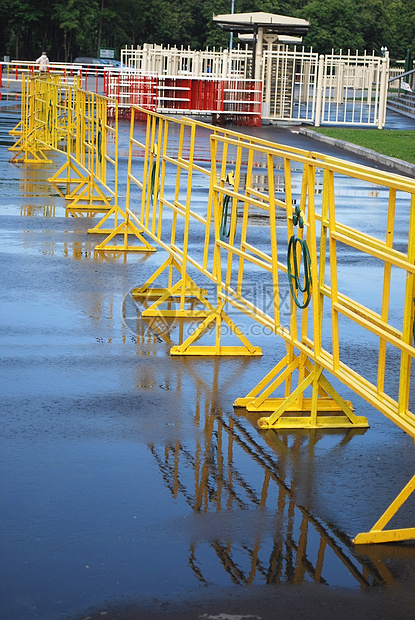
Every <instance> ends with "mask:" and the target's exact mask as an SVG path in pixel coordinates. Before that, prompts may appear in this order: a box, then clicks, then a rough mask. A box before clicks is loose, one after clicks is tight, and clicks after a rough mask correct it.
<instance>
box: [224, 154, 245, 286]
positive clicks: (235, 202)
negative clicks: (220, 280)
mask: <svg viewBox="0 0 415 620" xmlns="http://www.w3.org/2000/svg"><path fill="white" fill-rule="evenodd" d="M241 161H242V147H240V146H238V147H237V151H236V162H235V184H234V188H233V189H234V191H235V192H239V184H240V180H241ZM237 208H238V200H237V199H236V198H232V211H231V226H230V233H229V242H228V243H229V245H230V246H231V248H233V247H234V243H235V234H236V224H237ZM232 263H233V252H232V249H230V250H229V252H228V261H227V267H226V286H230V284H231V278H232Z"/></svg>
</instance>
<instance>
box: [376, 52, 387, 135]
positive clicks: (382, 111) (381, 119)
mask: <svg viewBox="0 0 415 620" xmlns="http://www.w3.org/2000/svg"><path fill="white" fill-rule="evenodd" d="M388 65H389V58H383V59H382V64H381V70H380V93H379V115H378V129H383V126H384V124H385V120H386V101H387V97H388Z"/></svg>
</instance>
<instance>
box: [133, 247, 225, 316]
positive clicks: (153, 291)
mask: <svg viewBox="0 0 415 620" xmlns="http://www.w3.org/2000/svg"><path fill="white" fill-rule="evenodd" d="M166 270H168V272H169V273H168V280H169V284H168V286H167V288H155V287H152V286H151V284H153V283H154V282H155V281H156V280H157V278H158V277H159V276H160V275H161V274H162V273H164V272H165V271H166ZM176 271H177V272H178V273H179V274H180V276H181V275H182V269H181V265H180V264H179V263H178V262H177V261H176V260H175V259H174V258H172V257H171V256H170V257H169V258H167V259H166V260H165V261H164V263H163V264H162V265H160V267H159V268H158V269H157V270H156V271H155V272H154V273H153V275H152V276H151V277H150V278H149V279H148V280H147V282H146V283H145V284H143V286H141V287H139V288H135V289H133V291H132V293H131V294H132V297H133V298H135V299H140V300H141V301H142V302H143V303H145V302H147V301H149V300H152V301H153V303H152V304H151V305H150V306H149V307H147V308H146V309H145V310H144V311H143V317H154V316H162V317H170V318H200V317H205V316H207V314H208V313H209V312H211V311H212V310H213V306H211V304H209V302H208V301H207V299H206V294H207V291H206V290H205V289H201V288H200V287H199V286H197V284H196V283H195V282H194V281H193V280H192V279H191V278H190V277H189V276H188V275H187V274H186V275H185V276H184V277H181V278H180V279H179V280H178V282H176V284H173V273H174V272H176ZM166 302H168V303H169V304H171V303H174V304H179V308H176V309H171V308H169V309H165V308H162V307H161V306H162V305H163V304H165V303H166ZM184 302H191V303H192V305H195V304H197V303H198V302H200V303H201V304H202V305H203V306H204V308H205V309H203V310H193V309H192V308H185V307H184Z"/></svg>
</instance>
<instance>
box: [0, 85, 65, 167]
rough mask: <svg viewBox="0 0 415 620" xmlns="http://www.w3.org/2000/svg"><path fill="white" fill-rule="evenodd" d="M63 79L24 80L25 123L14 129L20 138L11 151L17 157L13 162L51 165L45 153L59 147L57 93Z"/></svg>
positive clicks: (23, 114) (14, 133)
mask: <svg viewBox="0 0 415 620" xmlns="http://www.w3.org/2000/svg"><path fill="white" fill-rule="evenodd" d="M59 82H60V79H59V77H56V78H55V79H48V80H36V79H34V78H33V77H29V76H23V77H22V96H21V121H20V123H19V124H18V125H17V126H16V127H15V128H14V129H13V130H12V132H11V133H12V135H18V136H19V138H18V140H17V142H16V143H15V144H14V145H13V146H12V147H10V148H9V150H10V151H15V152H16V154H15V155H13V157H12V158H11V160H10V161H11V162H13V163H25V164H28V163H30V164H44V163H51V162H50V160H49V159H48V158H47V156H46V154H45V151H48V150H50V149H51V148H54V147H55V148H56V143H57V137H56V131H55V129H56V125H57V124H56V118H54V115H56V113H57V94H58V89H59Z"/></svg>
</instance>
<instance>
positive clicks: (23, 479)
mask: <svg viewBox="0 0 415 620" xmlns="http://www.w3.org/2000/svg"><path fill="white" fill-rule="evenodd" d="M7 156H8V154H7V153H5V152H4V149H2V151H1V155H0V157H1V158H2V160H3V161H2V168H1V169H2V171H4V172H2V174H3V175H4V177H5V179H4V180H3V183H5V184H6V185H9V186H10V191H11V192H12V193H13V195H16V196H20V197H21V199H23V198H26V197H24V196H23V194H24V193H25V192H26V191H27V187H28V185H27V184H29V183H32V184H34V185H35V187H34V188H33V191H34V192H35V189H36V186H37V187H39V185H40V186H41V187H42V191H43V192H44V193H45V196H46V199H45V201H44V203H43V205H42V200H40V201H39V202H38V200H36V203H35V202H34V201H33V206H32V207H30V203H28V202H27V201H26V202H25V203H24V204H25V206H21V202H19V203H18V204H16V205H15V206H14V207H13V206H11V205H10V201H9V199H8V198H7V197H6V196H5V195H3V194H2V193H1V194H0V215H1V220H2V233H1V235H2V242H4V243H2V247H3V249H2V254H3V274H2V278H3V290H4V291H5V295H4V305H3V310H4V317H5V320H4V322H3V330H4V338H3V339H2V359H3V364H4V373H3V377H4V386H5V389H4V390H3V403H2V404H3V413H2V438H1V440H0V442H1V454H2V459H3V467H4V471H5V472H7V475H6V476H5V480H4V494H3V496H4V497H6V498H7V503H3V504H2V506H1V518H2V522H3V524H4V527H3V533H2V536H3V540H2V548H3V550H4V551H3V554H2V559H3V561H2V587H3V589H4V593H5V596H3V601H4V603H3V614H5V616H4V617H7V618H8V620H14V619H16V620H26V619H27V620H29V619H30V620H31V619H32V618H35V617H36V618H42V619H43V620H48V619H51V620H52V619H54V620H56V618H58V617H68V616H69V617H74V614H78V613H79V614H81V613H82V611H85V610H88V609H92V608H94V607H97V606H98V605H102V602H103V601H106V602H108V601H120V602H122V601H125V600H137V599H138V600H140V599H143V598H146V597H158V598H164V599H166V600H168V599H169V598H171V597H174V596H185V595H187V594H188V593H190V592H193V591H195V590H197V589H198V588H203V589H204V588H206V587H208V588H214V587H220V588H229V589H232V588H241V587H242V588H243V589H244V590H245V589H247V588H248V587H250V586H259V587H264V588H266V587H269V586H271V585H272V584H273V585H274V586H275V587H278V586H281V585H282V584H286V583H290V584H297V585H302V586H304V587H305V586H306V585H307V584H311V583H312V584H321V585H324V586H326V587H327V588H329V589H332V588H337V587H340V588H344V589H347V590H349V591H350V592H354V591H371V592H376V587H378V586H385V585H388V586H391V587H392V588H393V587H396V588H401V589H402V588H403V589H405V591H410V590H411V588H413V578H414V575H415V548H414V546H413V545H402V546H398V545H385V546H382V548H381V549H379V548H374V547H370V548H367V547H365V548H364V549H362V550H360V549H358V548H355V547H354V546H353V545H352V543H351V537H352V536H354V535H355V534H356V533H357V532H359V531H362V530H366V529H368V527H370V526H371V525H372V524H373V523H374V522H375V521H376V519H377V518H378V517H379V515H380V512H381V510H382V509H383V507H384V506H385V504H387V503H388V502H390V501H391V500H392V499H393V497H395V496H396V494H397V493H398V492H399V490H400V489H401V488H402V487H403V485H404V484H405V483H406V482H407V480H408V479H409V478H410V477H411V476H412V475H413V470H414V453H413V442H412V441H411V440H410V438H409V437H407V436H406V435H405V434H404V433H402V432H401V431H400V430H399V429H398V428H397V427H396V426H394V425H393V424H392V423H390V422H388V421H387V420H386V419H385V418H383V417H382V416H381V415H380V414H377V413H376V412H374V411H373V410H371V408H370V407H369V406H368V405H366V404H365V403H364V402H363V401H362V400H361V399H359V398H357V397H355V396H354V395H352V394H349V393H348V391H347V390H344V389H343V388H342V387H341V386H337V384H335V386H336V387H338V389H339V390H340V391H341V393H342V395H343V396H344V397H345V398H350V400H353V402H354V405H355V407H356V409H357V411H358V413H359V415H367V416H368V417H369V419H370V423H371V428H370V429H369V430H368V431H354V432H351V431H348V432H346V431H345V432H326V433H317V432H311V433H306V432H298V433H288V432H287V433H279V434H277V433H275V432H274V431H267V432H259V431H258V429H257V427H256V425H255V422H256V419H255V417H254V416H252V415H250V414H248V413H247V412H244V411H241V410H237V411H234V409H233V402H234V400H235V399H236V398H237V397H239V396H242V395H245V394H246V393H247V392H248V391H249V389H251V388H252V387H253V386H254V385H255V384H256V383H257V382H258V381H259V379H261V378H262V377H263V376H264V375H265V374H266V372H268V370H270V368H271V367H272V366H273V365H274V364H275V363H276V362H277V361H278V360H279V359H280V358H281V357H282V355H283V354H284V352H285V351H284V346H283V343H282V342H280V341H279V340H278V339H277V338H276V337H275V336H273V335H271V334H269V332H268V333H267V332H265V331H264V330H262V329H259V330H256V331H254V325H252V324H250V323H249V321H247V320H246V319H245V318H243V317H242V318H240V317H239V318H237V317H236V316H235V317H234V316H232V318H233V319H235V321H237V320H238V321H240V322H241V327H242V328H244V329H245V330H246V331H247V333H248V334H249V337H252V341H254V344H256V345H258V346H261V347H262V349H263V351H264V356H263V358H261V359H259V358H258V359H207V358H201V359H191V358H190V359H187V358H172V357H170V356H169V354H168V351H169V349H170V346H171V344H175V343H176V342H177V338H178V337H179V335H180V334H179V332H180V331H181V330H182V331H184V330H185V329H186V324H185V323H183V322H173V324H172V322H170V321H161V322H156V321H153V322H152V321H149V320H148V319H146V320H144V319H142V318H141V316H140V308H141V306H140V304H138V303H137V302H136V301H134V300H133V299H132V297H131V294H130V292H131V290H132V289H133V288H134V287H135V286H138V285H140V284H142V283H144V282H145V281H146V279H147V278H148V277H149V276H150V275H151V274H152V273H153V272H154V271H155V269H156V268H157V267H158V266H159V264H160V262H161V255H162V253H161V252H158V253H157V254H155V255H143V256H132V255H128V256H127V255H124V254H122V253H120V254H119V255H117V254H111V253H97V252H95V251H94V249H93V248H94V246H95V243H96V239H95V238H93V239H91V236H88V235H87V229H88V228H89V227H90V221H88V218H65V217H64V216H65V210H64V201H63V200H62V201H59V200H56V202H55V201H54V200H52V197H53V196H54V194H53V189H52V188H51V191H50V193H49V195H48V192H47V184H46V183H45V182H44V179H45V178H47V176H48V175H49V174H50V170H49V171H48V170H36V171H33V170H29V168H27V167H22V168H19V169H18V174H16V166H11V165H10V167H9V165H8V164H7V162H6V161H5V160H6V159H7ZM8 174H10V178H9V177H8ZM38 181H39V183H38ZM26 182H27V184H26ZM25 188H26V189H25ZM202 191H204V189H203V188H202ZM342 191H343V190H342ZM353 191H354V190H353V189H352V188H345V190H344V195H345V196H347V197H350V194H348V192H350V193H352V192H353ZM359 191H360V190H359ZM364 191H366V190H364ZM339 195H342V193H340V194H339ZM362 196H364V194H363V193H362ZM378 198H379V200H380V201H382V200H383V197H382V192H379V197H378ZM52 204H53V205H54V206H53V213H52V212H51V211H50V209H51V206H50V205H52ZM379 204H380V205H382V204H383V203H382V202H380V203H379ZM344 210H345V212H346V211H347V210H348V202H347V201H345V202H344ZM348 212H349V213H350V218H351V219H353V217H355V215H354V213H353V212H352V211H351V210H349V211H348ZM33 216H35V217H33ZM400 225H401V224H399V221H398V226H400ZM262 230H263V227H261V231H262ZM261 234H264V233H263V232H259V233H258V235H261ZM192 243H193V244H194V248H197V246H198V238H197V236H195V237H194V238H192ZM252 279H253V282H254V281H255V271H254V270H253V271H252ZM370 280H371V281H375V280H376V270H374V272H373V273H372V275H371V278H370ZM346 282H347V283H350V286H355V282H354V271H353V270H352V269H351V271H350V274H349V277H348V278H346ZM254 289H255V287H254ZM369 293H370V291H369V290H367V291H366V294H369ZM253 294H255V295H257V296H259V297H261V296H262V297H261V299H262V300H263V303H264V304H266V303H267V301H266V300H267V292H266V291H262V292H261V291H259V290H258V289H255V290H253ZM256 327H258V326H256ZM348 343H349V345H350V348H351V351H352V353H353V354H354V356H355V357H357V358H360V359H361V358H362V356H364V354H365V353H364V347H365V346H366V345H367V344H368V343H363V342H360V346H359V348H358V347H357V344H358V343H355V342H353V341H352V340H350V339H348ZM369 359H370V349H369V358H368V360H369ZM397 463H399V467H397ZM413 513H414V502H409V503H408V504H407V505H406V506H405V508H404V510H403V514H401V515H400V516H399V519H398V522H399V523H404V524H406V525H407V524H408V521H409V522H410V519H411V517H412V516H413ZM375 586H376V587H375ZM381 589H382V588H381ZM84 615H85V614H84ZM80 617H81V615H80Z"/></svg>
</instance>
